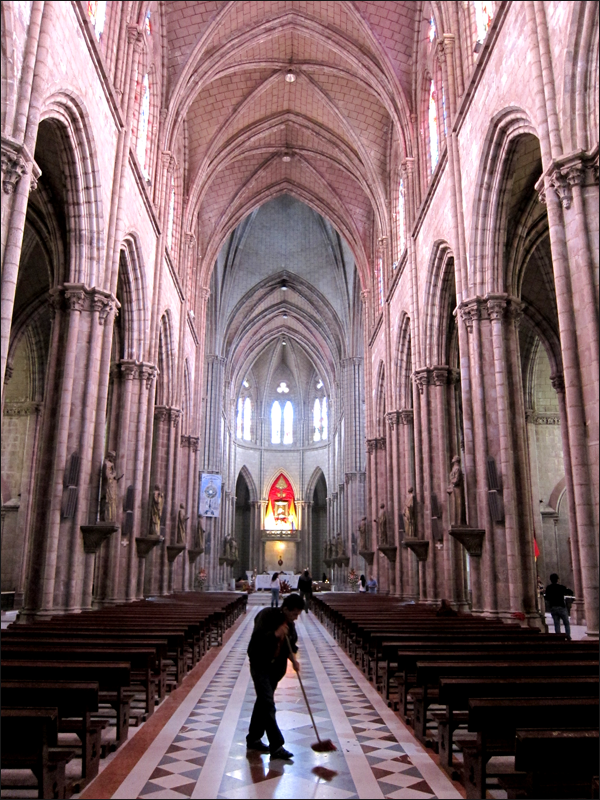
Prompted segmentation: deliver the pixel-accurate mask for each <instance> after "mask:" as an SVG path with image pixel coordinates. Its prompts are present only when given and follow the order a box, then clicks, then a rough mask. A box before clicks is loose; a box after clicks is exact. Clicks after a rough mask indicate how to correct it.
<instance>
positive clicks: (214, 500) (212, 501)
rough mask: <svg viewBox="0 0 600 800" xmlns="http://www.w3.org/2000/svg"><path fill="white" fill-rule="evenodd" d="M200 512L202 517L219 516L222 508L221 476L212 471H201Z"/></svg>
mask: <svg viewBox="0 0 600 800" xmlns="http://www.w3.org/2000/svg"><path fill="white" fill-rule="evenodd" d="M198 505H199V508H198V514H199V515H200V516H201V517H218V516H219V509H220V508H221V476H220V475H214V474H213V473H210V472H204V473H200V496H199V503H198Z"/></svg>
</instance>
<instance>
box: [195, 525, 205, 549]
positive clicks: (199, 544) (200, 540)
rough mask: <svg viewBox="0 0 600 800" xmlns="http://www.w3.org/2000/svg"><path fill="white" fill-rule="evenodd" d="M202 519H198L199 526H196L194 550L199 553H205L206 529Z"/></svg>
mask: <svg viewBox="0 0 600 800" xmlns="http://www.w3.org/2000/svg"><path fill="white" fill-rule="evenodd" d="M201 520H202V517H198V524H197V525H196V532H195V533H194V550H197V551H198V552H199V553H203V552H204V528H203V527H202V522H201Z"/></svg>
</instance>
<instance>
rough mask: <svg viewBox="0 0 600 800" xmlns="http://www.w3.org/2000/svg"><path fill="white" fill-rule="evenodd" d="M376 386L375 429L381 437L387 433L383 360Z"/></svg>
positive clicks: (378, 369) (380, 363)
mask: <svg viewBox="0 0 600 800" xmlns="http://www.w3.org/2000/svg"><path fill="white" fill-rule="evenodd" d="M375 387H376V388H375V403H374V410H375V420H374V423H375V426H374V429H375V431H377V436H378V437H381V436H385V434H386V419H385V412H386V403H385V366H384V363H383V361H380V362H379V366H378V367H377V379H376V383H375Z"/></svg>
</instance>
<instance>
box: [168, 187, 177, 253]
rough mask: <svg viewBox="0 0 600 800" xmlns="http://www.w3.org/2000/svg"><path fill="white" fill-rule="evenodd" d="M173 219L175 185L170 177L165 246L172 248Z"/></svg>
mask: <svg viewBox="0 0 600 800" xmlns="http://www.w3.org/2000/svg"><path fill="white" fill-rule="evenodd" d="M174 220H175V186H174V185H173V179H172V178H171V200H170V202H169V220H168V223H167V246H168V248H169V250H171V251H172V250H173V222H174Z"/></svg>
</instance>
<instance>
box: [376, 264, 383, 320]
mask: <svg viewBox="0 0 600 800" xmlns="http://www.w3.org/2000/svg"><path fill="white" fill-rule="evenodd" d="M375 284H376V285H375V294H376V296H377V308H378V309H380V308H383V256H382V255H381V253H379V254H378V255H377V258H376V260H375Z"/></svg>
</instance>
